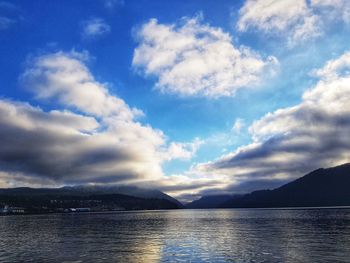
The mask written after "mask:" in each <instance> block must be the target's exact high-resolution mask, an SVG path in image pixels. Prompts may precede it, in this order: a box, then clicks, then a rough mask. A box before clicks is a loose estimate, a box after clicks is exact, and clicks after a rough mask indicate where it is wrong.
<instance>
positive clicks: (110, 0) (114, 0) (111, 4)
mask: <svg viewBox="0 0 350 263" xmlns="http://www.w3.org/2000/svg"><path fill="white" fill-rule="evenodd" d="M103 2H104V6H105V8H107V9H110V10H111V9H113V8H115V7H116V6H123V5H124V4H125V1H124V0H103Z"/></svg>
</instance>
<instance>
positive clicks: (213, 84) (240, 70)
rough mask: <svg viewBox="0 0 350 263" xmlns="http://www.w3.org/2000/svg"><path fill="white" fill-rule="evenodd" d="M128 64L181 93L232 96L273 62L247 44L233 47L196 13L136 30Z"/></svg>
mask: <svg viewBox="0 0 350 263" xmlns="http://www.w3.org/2000/svg"><path fill="white" fill-rule="evenodd" d="M137 40H138V46H137V48H136V49H135V52H134V57H133V66H134V67H135V68H137V69H138V70H139V71H141V72H143V73H144V74H145V75H146V76H154V77H156V78H157V84H156V88H157V89H159V90H160V91H162V92H168V93H175V94H180V95H182V96H193V95H196V96H208V97H220V96H231V95H233V94H234V93H235V92H236V91H237V90H238V89H240V88H243V87H248V86H252V85H257V84H259V83H260V82H261V81H262V80H261V78H262V74H263V73H266V72H267V71H268V70H271V69H272V68H271V67H273V66H275V65H276V64H277V60H276V58H274V57H267V58H265V59H263V58H262V57H261V56H260V55H259V54H257V53H256V52H254V51H252V50H250V49H249V48H247V47H235V46H234V45H233V43H232V38H231V36H230V35H229V34H228V33H226V32H224V31H222V30H221V29H220V28H216V27H211V26H209V25H206V24H202V23H201V21H200V19H199V18H192V19H183V20H182V21H181V23H178V24H170V25H166V24H160V23H158V21H157V20H156V19H152V20H150V21H149V22H148V23H146V24H144V25H143V26H142V27H141V28H140V29H139V30H138V31H137Z"/></svg>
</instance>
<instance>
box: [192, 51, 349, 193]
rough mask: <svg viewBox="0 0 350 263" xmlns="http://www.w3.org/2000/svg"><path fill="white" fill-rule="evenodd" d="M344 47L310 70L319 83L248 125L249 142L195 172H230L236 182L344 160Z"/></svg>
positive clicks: (278, 178)
mask: <svg viewBox="0 0 350 263" xmlns="http://www.w3.org/2000/svg"><path fill="white" fill-rule="evenodd" d="M349 56H350V52H348V53H345V54H344V55H343V56H341V57H339V58H338V59H335V60H331V61H329V62H328V63H326V65H325V66H324V67H323V68H322V69H319V70H316V71H315V72H314V74H316V75H318V76H319V77H321V79H320V80H319V82H318V83H317V84H316V85H315V86H314V87H313V88H311V89H309V90H308V91H306V92H305V93H304V94H303V100H302V102H301V103H300V104H298V105H296V106H293V107H289V108H284V109H279V110H277V111H275V112H272V113H268V114H267V115H266V116H264V117H263V118H261V119H260V120H258V121H256V122H254V123H253V124H252V125H251V127H250V132H251V134H252V137H253V140H254V142H253V143H252V144H250V145H247V146H243V147H241V148H239V149H237V150H236V151H235V152H232V153H230V154H228V155H225V156H223V157H221V158H220V159H218V160H216V161H214V162H210V163H206V164H200V165H199V166H198V167H197V169H198V170H199V171H201V172H207V173H213V174H221V175H226V176H230V177H231V178H233V180H236V183H233V184H232V187H233V188H234V185H235V184H240V183H241V184H242V183H245V184H246V185H247V183H249V182H251V183H253V184H254V183H255V182H257V181H259V182H260V184H259V187H262V184H261V182H263V181H265V187H269V186H271V185H273V183H274V182H280V183H282V182H285V181H288V180H291V179H295V178H296V177H299V176H301V175H303V174H305V173H307V172H309V171H311V170H313V169H317V168H320V167H329V166H334V165H338V164H342V163H346V162H350V142H349V139H348V136H349V134H350V117H349V116H350V106H349V103H348V102H349V100H350V72H349V71H348V70H347V69H348V68H349V67H350V59H349Z"/></svg>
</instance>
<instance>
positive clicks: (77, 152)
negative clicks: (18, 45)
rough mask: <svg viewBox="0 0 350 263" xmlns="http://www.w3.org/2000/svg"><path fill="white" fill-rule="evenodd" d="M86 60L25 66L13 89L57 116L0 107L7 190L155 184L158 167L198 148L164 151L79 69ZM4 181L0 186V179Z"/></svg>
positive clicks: (6, 104)
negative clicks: (49, 105)
mask: <svg viewBox="0 0 350 263" xmlns="http://www.w3.org/2000/svg"><path fill="white" fill-rule="evenodd" d="M86 59H87V56H86V54H83V53H76V52H69V53H64V52H58V53H53V54H47V55H42V56H39V57H35V58H33V59H31V60H30V63H28V66H27V68H26V70H25V72H24V73H23V74H22V77H21V82H22V84H23V85H24V86H25V87H26V88H27V89H29V90H31V91H32V92H33V93H34V94H35V95H36V97H37V98H38V99H40V100H53V101H54V102H56V103H58V104H60V105H61V106H60V109H61V108H62V107H63V108H64V109H63V110H62V109H61V110H52V111H48V112H47V111H44V110H42V109H41V108H38V107H33V106H31V105H29V104H27V103H22V102H14V101H9V100H3V99H2V100H0V126H1V130H0V144H1V149H0V172H1V176H0V177H1V178H2V179H3V180H5V181H6V184H7V185H16V184H17V183H23V182H26V183H27V184H28V185H38V183H40V182H41V184H43V185H47V184H56V185H59V184H81V183H112V184H113V183H128V184H131V183H140V182H144V183H147V182H149V183H150V184H151V183H152V182H153V184H154V182H156V181H157V180H159V179H160V178H162V176H163V172H162V168H161V164H162V162H164V161H166V160H172V159H174V158H175V159H176V158H180V159H181V158H191V156H192V155H193V154H194V153H195V151H196V149H197V148H198V146H197V145H198V143H196V142H194V144H193V145H192V144H191V143H177V142H172V143H170V144H169V143H168V142H167V138H166V137H165V135H164V134H163V133H162V132H161V131H159V130H156V129H153V128H152V127H150V126H148V125H143V124H141V123H140V122H138V121H136V120H135V118H136V117H137V116H139V115H140V112H141V111H139V110H137V109H131V108H130V107H129V106H128V105H127V104H126V103H125V102H124V101H123V100H122V99H120V98H118V97H117V96H115V95H112V94H110V92H109V91H108V89H107V86H106V85H105V84H102V83H100V82H98V81H96V80H95V79H94V77H93V76H92V74H91V72H90V71H89V70H88V68H87V67H86V65H85V60H86ZM4 178H5V179H4Z"/></svg>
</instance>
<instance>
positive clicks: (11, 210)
mask: <svg viewBox="0 0 350 263" xmlns="http://www.w3.org/2000/svg"><path fill="white" fill-rule="evenodd" d="M25 211H26V209H25V208H24V207H11V206H8V205H5V207H4V208H2V209H0V213H2V214H24V213H25Z"/></svg>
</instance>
